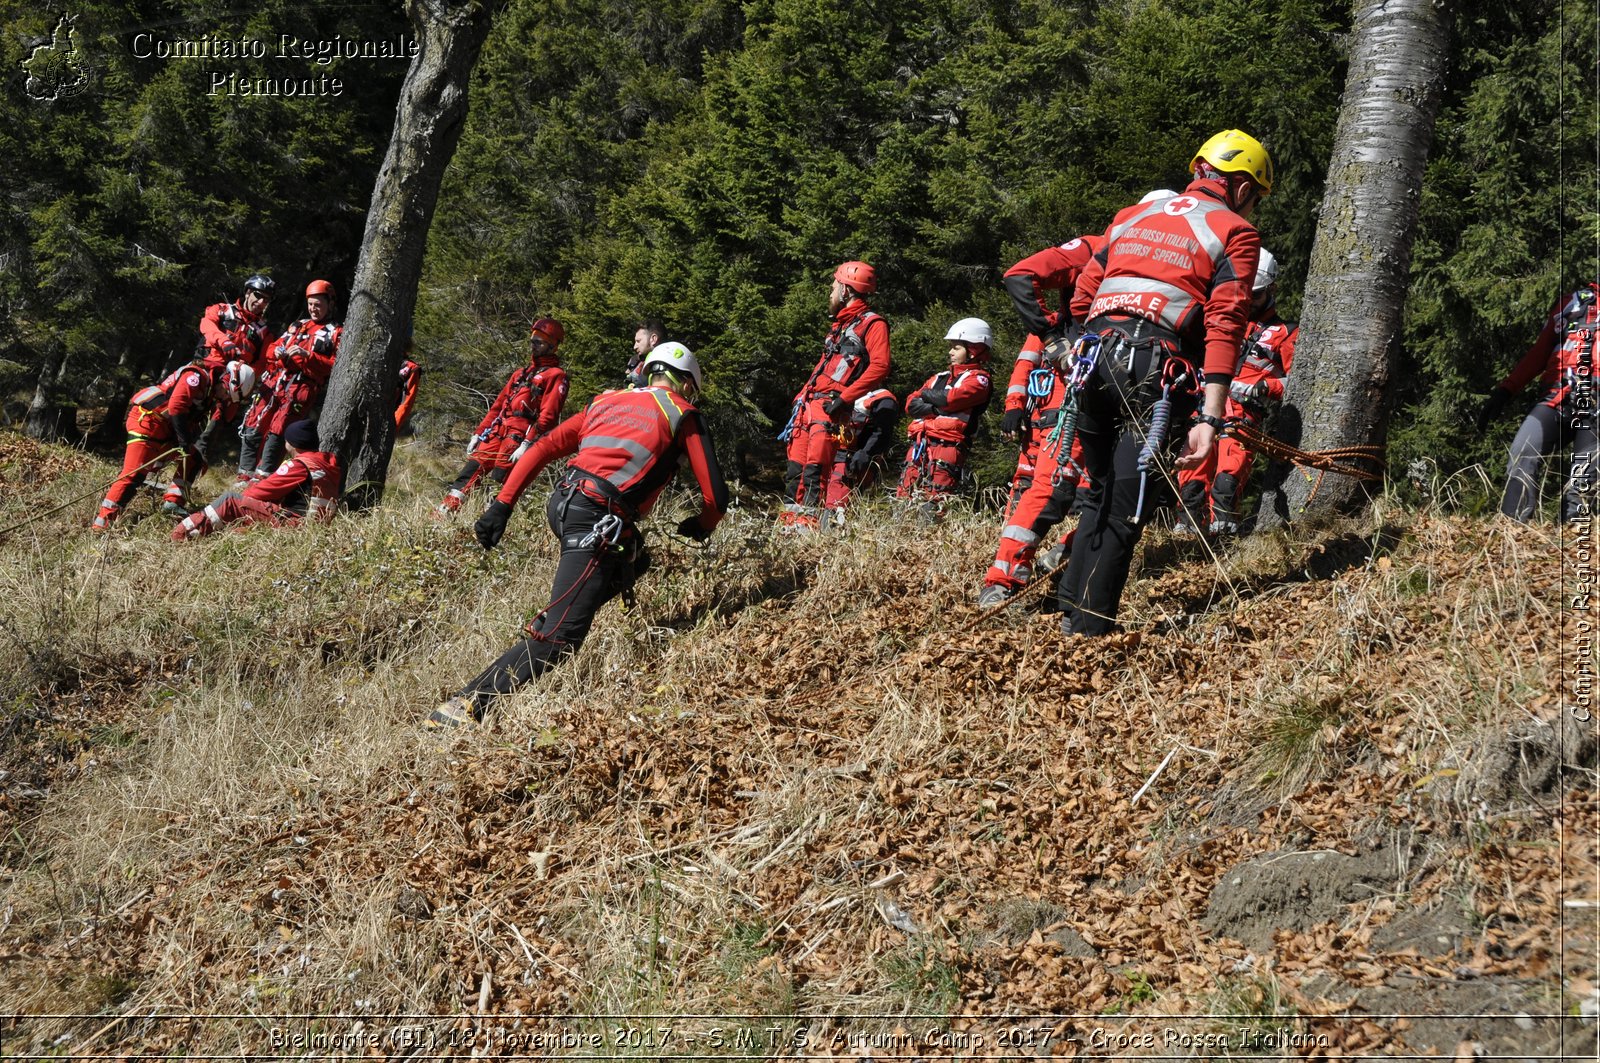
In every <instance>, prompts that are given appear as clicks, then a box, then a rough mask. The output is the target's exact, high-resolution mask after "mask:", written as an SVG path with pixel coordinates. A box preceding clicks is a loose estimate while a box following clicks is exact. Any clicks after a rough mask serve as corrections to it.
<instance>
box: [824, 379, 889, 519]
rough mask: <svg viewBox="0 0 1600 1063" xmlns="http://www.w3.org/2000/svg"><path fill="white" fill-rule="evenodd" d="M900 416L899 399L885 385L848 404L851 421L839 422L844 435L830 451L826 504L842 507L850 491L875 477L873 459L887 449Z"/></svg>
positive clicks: (835, 507)
mask: <svg viewBox="0 0 1600 1063" xmlns="http://www.w3.org/2000/svg"><path fill="white" fill-rule="evenodd" d="M898 420H900V400H899V399H897V398H895V397H894V392H892V391H890V390H889V389H888V388H877V389H875V390H872V391H869V392H867V393H866V394H865V395H863V396H861V397H860V398H859V399H857V400H856V401H855V402H854V403H852V404H851V406H850V422H849V425H848V426H841V430H840V432H839V435H840V436H841V437H842V438H843V439H844V443H843V444H842V445H840V446H839V447H838V448H837V449H836V450H835V451H834V454H833V466H832V468H831V469H830V470H829V471H828V482H827V485H826V490H825V491H824V492H823V498H822V504H823V506H824V507H825V508H827V509H830V510H834V511H842V510H843V509H844V508H845V507H846V506H848V505H849V504H850V496H851V494H852V493H853V492H855V491H858V490H863V489H865V488H868V487H871V486H872V484H873V483H874V482H876V480H877V478H878V474H877V471H876V469H875V468H874V464H873V459H874V458H876V457H878V456H879V455H881V454H883V453H884V452H885V451H887V450H888V449H889V446H890V444H891V442H892V433H893V431H894V426H895V422H896V421H898Z"/></svg>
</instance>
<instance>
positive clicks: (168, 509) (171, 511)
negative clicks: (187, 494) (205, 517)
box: [161, 498, 194, 520]
mask: <svg viewBox="0 0 1600 1063" xmlns="http://www.w3.org/2000/svg"><path fill="white" fill-rule="evenodd" d="M193 512H194V510H192V509H190V508H189V507H188V506H186V505H184V504H183V503H182V502H178V501H175V500H173V499H170V498H169V499H167V500H166V501H165V502H163V503H161V515H162V516H164V517H176V518H178V519H179V520H185V519H187V518H188V516H189V514H191V513H193Z"/></svg>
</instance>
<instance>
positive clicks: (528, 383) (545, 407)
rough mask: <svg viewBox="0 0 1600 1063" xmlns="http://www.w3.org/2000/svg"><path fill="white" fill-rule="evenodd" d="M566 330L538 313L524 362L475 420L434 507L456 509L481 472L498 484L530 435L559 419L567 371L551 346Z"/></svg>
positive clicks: (534, 436) (544, 430)
mask: <svg viewBox="0 0 1600 1063" xmlns="http://www.w3.org/2000/svg"><path fill="white" fill-rule="evenodd" d="M566 335H567V330H566V329H564V328H562V327H561V323H560V322H559V321H556V320H555V319H554V318H548V317H541V318H539V320H537V321H535V322H534V323H533V327H532V329H531V330H530V331H529V335H528V352H529V358H528V364H527V365H525V366H523V367H522V368H521V369H518V370H517V371H516V372H514V373H512V374H511V376H510V377H509V378H507V380H506V382H505V386H504V387H502V388H501V389H500V394H499V395H497V396H495V400H494V402H493V404H492V405H490V407H489V412H488V413H486V414H484V415H483V420H482V421H479V422H478V430H477V431H476V432H474V433H473V435H472V439H471V440H470V441H468V443H467V463H466V464H465V465H463V466H462V467H461V474H460V475H459V476H457V477H456V481H455V483H453V484H451V485H450V490H449V491H448V492H447V493H446V494H445V496H444V501H443V502H441V503H439V512H441V513H454V512H456V511H457V510H458V509H460V508H461V503H462V502H464V501H466V498H467V495H469V494H470V493H471V492H472V488H473V486H474V485H475V484H477V482H478V480H479V479H480V478H481V477H483V476H484V475H487V476H488V477H489V479H491V480H493V481H494V482H496V483H504V482H505V478H506V474H507V473H509V472H510V471H511V467H512V466H513V465H515V464H516V463H517V459H518V458H520V457H522V455H523V454H524V453H525V452H526V451H527V449H528V447H530V446H531V445H532V444H533V442H534V441H535V440H537V439H538V438H539V437H540V436H542V435H544V434H545V433H547V432H549V431H550V429H552V428H554V427H555V426H556V422H557V421H559V420H560V419H561V406H562V404H563V403H564V402H566V401H567V386H568V385H567V371H566V370H565V369H563V368H561V358H560V357H559V356H558V355H557V354H556V348H557V347H559V346H561V341H562V340H563V339H565V338H566Z"/></svg>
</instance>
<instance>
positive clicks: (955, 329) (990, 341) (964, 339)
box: [944, 317, 994, 347]
mask: <svg viewBox="0 0 1600 1063" xmlns="http://www.w3.org/2000/svg"><path fill="white" fill-rule="evenodd" d="M944 338H945V339H947V340H957V341H959V342H961V343H981V344H983V345H984V346H985V347H993V346H994V329H992V328H990V327H989V323H988V322H987V321H985V320H984V319H983V318H981V317H964V318H962V319H961V320H960V321H957V322H956V323H955V324H954V325H951V326H950V331H949V332H946V333H945V334H944Z"/></svg>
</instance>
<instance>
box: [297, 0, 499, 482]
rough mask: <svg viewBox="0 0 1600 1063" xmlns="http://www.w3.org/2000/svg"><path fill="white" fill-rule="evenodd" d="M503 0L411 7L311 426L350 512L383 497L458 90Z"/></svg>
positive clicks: (463, 90)
mask: <svg viewBox="0 0 1600 1063" xmlns="http://www.w3.org/2000/svg"><path fill="white" fill-rule="evenodd" d="M501 6H503V0H411V3H410V5H409V7H410V17H411V25H412V29H413V31H414V32H415V33H416V36H417V44H418V50H417V54H416V55H415V56H414V57H413V58H412V60H411V67H410V69H409V70H408V71H407V72H406V80H405V84H404V85H403V86H402V87H401V89H400V100H399V103H398V105H397V106H396V109H395V119H394V134H393V135H392V136H391V137H390V139H389V151H388V154H387V155H385V156H384V160H383V169H382V170H380V171H379V173H378V181H377V185H376V186H375V187H374V188H373V191H372V205H371V207H370V208H369V209H368V211H367V228H366V233H365V234H364V235H363V237H362V240H361V257H360V259H359V261H358V262H357V263H356V275H355V282H354V284H353V285H352V286H351V292H350V299H349V303H348V306H347V308H346V314H345V322H344V326H345V328H344V336H343V338H342V339H341V340H340V345H339V357H338V359H337V361H336V362H335V363H334V367H333V375H332V377H331V378H330V380H329V383H328V395H327V398H326V400H325V401H324V403H323V407H322V419H321V423H320V425H319V428H320V430H321V435H322V446H323V448H324V449H327V450H336V451H337V452H338V454H339V458H340V462H341V464H343V466H344V468H345V469H346V474H345V491H346V498H347V500H348V501H349V502H350V504H351V505H352V506H355V507H357V508H363V507H366V506H371V505H376V504H377V503H378V502H379V501H380V500H381V499H382V497H383V486H384V480H385V477H386V476H387V474H388V468H389V457H390V454H391V453H392V452H393V449H394V404H395V392H396V380H397V378H398V376H399V373H400V360H401V353H402V351H403V350H404V347H405V341H406V336H407V333H408V331H409V329H410V327H411V315H412V312H413V311H414V310H415V308H416V301H417V283H418V281H419V279H420V278H421V276H422V256H423V252H424V250H425V249H426V247H427V240H428V226H429V224H430V222H431V221H432V219H433V210H434V206H435V204H436V203H437V202H438V199H439V186H440V184H441V182H442V181H443V179H444V173H445V170H446V169H447V168H448V167H449V165H450V159H451V157H452V156H453V155H454V154H455V150H456V143H457V142H458V141H459V140H460V139H461V129H462V126H463V125H465V123H466V118H467V86H468V82H469V80H470V79H471V77H472V68H473V66H474V65H475V64H476V63H477V61H478V53H479V52H480V51H481V50H482V48H483V42H484V38H485V37H487V36H488V34H489V26H490V24H491V22H492V21H493V18H494V14H495V12H496V11H497V10H498V9H499V8H500V7H501Z"/></svg>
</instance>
